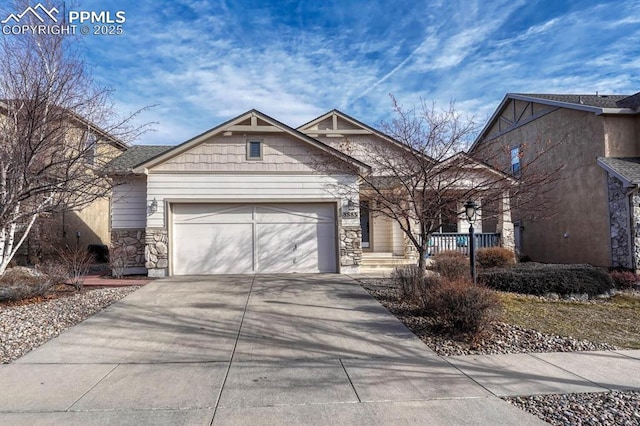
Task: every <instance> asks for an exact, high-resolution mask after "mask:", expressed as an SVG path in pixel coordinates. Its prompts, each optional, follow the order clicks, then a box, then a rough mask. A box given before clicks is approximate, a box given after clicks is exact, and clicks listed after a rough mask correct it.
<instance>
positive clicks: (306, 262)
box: [172, 203, 336, 275]
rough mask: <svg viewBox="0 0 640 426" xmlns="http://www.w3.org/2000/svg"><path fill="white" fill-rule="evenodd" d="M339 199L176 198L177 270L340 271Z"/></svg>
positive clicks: (239, 272) (212, 272) (174, 237)
mask: <svg viewBox="0 0 640 426" xmlns="http://www.w3.org/2000/svg"><path fill="white" fill-rule="evenodd" d="M335 227H336V218H335V205H334V204H316V203H304V204H303V203H301V204H251V205H248V204H174V205H173V237H172V240H173V243H172V244H173V255H172V259H173V273H174V274H175V275H188V274H244V273H253V272H261V273H282V272H336V238H335Z"/></svg>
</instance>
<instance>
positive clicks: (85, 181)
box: [0, 1, 146, 275]
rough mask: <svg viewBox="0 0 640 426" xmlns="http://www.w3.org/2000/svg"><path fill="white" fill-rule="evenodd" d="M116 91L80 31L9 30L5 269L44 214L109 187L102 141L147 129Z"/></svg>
mask: <svg viewBox="0 0 640 426" xmlns="http://www.w3.org/2000/svg"><path fill="white" fill-rule="evenodd" d="M42 3H46V2H42ZM26 5H27V3H26V2H22V1H17V2H15V3H13V4H12V5H11V6H10V7H12V8H15V10H16V11H17V10H21V9H24V8H25V7H26ZM6 8H8V7H6ZM28 19H32V20H34V18H33V16H31V15H25V16H24V17H23V19H22V21H21V24H25V23H28V22H27V20H28ZM33 24H39V23H36V22H33ZM110 96H111V91H110V90H108V89H105V88H102V87H100V86H98V85H97V84H96V83H95V82H94V81H93V79H92V78H91V75H90V72H89V71H88V68H87V66H86V64H85V63H84V61H83V59H82V54H81V52H80V50H79V45H78V40H77V39H76V38H74V37H73V36H70V35H62V34H57V35H56V34H29V33H24V34H19V35H5V36H3V37H2V40H1V41H0V275H1V274H2V273H3V272H4V271H5V269H6V268H7V266H8V264H9V262H10V261H11V259H12V258H13V257H14V256H15V254H16V252H17V250H18V248H19V247H20V245H21V244H22V242H23V241H24V240H25V238H26V237H27V235H28V234H29V232H30V230H31V228H32V227H33V224H34V223H35V221H36V220H37V218H38V217H39V216H40V215H42V214H44V213H50V212H58V211H63V210H71V209H75V208H79V207H82V206H85V205H87V204H89V203H91V202H93V201H95V200H96V199H98V198H100V197H104V196H105V195H108V194H109V192H110V190H111V187H112V184H113V182H112V181H111V180H110V179H108V178H107V177H106V175H105V174H104V173H103V171H104V165H105V162H106V161H108V160H110V159H111V157H110V156H109V155H108V153H106V151H104V149H103V148H105V147H106V146H108V145H110V144H111V145H112V144H116V145H117V144H122V145H123V142H122V141H130V140H132V139H134V138H135V137H136V136H137V135H139V134H140V133H141V132H142V131H144V130H145V129H146V125H143V126H138V127H136V126H133V125H132V120H133V118H134V116H135V115H136V114H137V113H138V112H140V111H138V112H136V113H135V114H132V115H129V116H126V117H118V115H117V114H116V111H115V109H114V107H113V105H112V102H111V100H110Z"/></svg>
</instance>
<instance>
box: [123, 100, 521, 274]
mask: <svg viewBox="0 0 640 426" xmlns="http://www.w3.org/2000/svg"><path fill="white" fill-rule="evenodd" d="M346 137H348V138H349V139H350V140H358V141H359V143H360V145H361V146H362V150H360V151H359V152H356V151H358V150H355V151H354V150H351V151H350V152H349V153H346V152H344V150H342V149H340V148H341V143H340V141H343V142H344V140H345V138H346ZM374 143H376V144H377V143H385V144H393V145H395V146H398V147H400V144H399V142H397V141H395V140H393V139H391V138H390V137H388V136H386V135H384V134H382V133H380V132H379V131H377V130H375V129H372V128H370V127H369V126H366V125H364V124H363V123H360V122H358V121H356V120H354V119H352V118H350V117H348V116H347V115H345V114H342V113H340V112H338V111H331V112H329V113H327V114H325V115H323V116H321V117H319V118H317V119H316V120H313V121H311V122H310V123H307V124H305V125H303V126H301V127H300V128H298V129H293V128H291V127H289V126H287V125H285V124H283V123H280V122H278V121H277V120H274V119H273V118H271V117H268V116H267V115H265V114H263V113H261V112H259V111H256V110H251V111H249V112H246V113H245V114H242V115H240V116H238V117H236V118H234V119H232V120H230V121H227V122H226V123H223V124H221V125H219V126H217V127H215V128H213V129H211V130H209V131H207V132H205V133H203V134H201V135H199V136H196V137H195V138H193V139H191V140H188V141H187V142H184V143H182V144H180V145H177V146H172V147H168V146H135V147H131V148H130V149H129V150H127V151H126V152H124V153H123V154H122V155H121V156H120V157H118V158H117V159H116V160H114V161H113V163H112V168H113V170H114V172H117V173H119V174H121V175H124V176H127V178H128V180H127V181H126V183H124V184H122V185H120V186H117V187H116V188H115V189H114V195H113V199H112V206H111V226H112V236H111V239H112V245H113V247H116V248H121V250H119V252H121V253H127V254H128V255H127V256H128V257H127V263H128V265H129V268H128V270H127V272H128V273H144V272H148V274H149V275H150V276H156V277H158V276H166V275H186V274H223V273H252V272H263V273H279V272H284V273H291V272H301V273H303V272H338V273H354V272H358V271H359V267H360V265H361V263H362V258H363V249H364V250H366V251H369V252H371V253H379V254H383V255H384V256H387V257H390V258H393V257H396V258H398V259H405V258H408V259H409V260H410V261H415V259H412V258H411V255H412V253H411V251H410V250H407V243H406V241H405V239H404V238H403V236H402V235H401V234H400V233H399V230H398V229H397V227H396V225H394V224H393V223H391V222H389V221H387V220H384V219H382V218H371V217H369V216H368V215H367V214H366V203H363V200H362V199H361V194H360V191H361V188H359V181H358V179H357V173H363V172H366V173H375V171H373V170H371V167H370V166H369V165H368V164H367V163H366V145H367V144H374ZM361 213H362V214H361ZM508 222H509V223H510V221H508ZM479 226H481V225H479ZM450 227H451V228H450V229H448V230H450V231H454V232H459V231H463V232H466V227H464V225H463V223H462V222H461V221H460V219H459V215H458V216H455V215H454V217H452V218H451V224H450ZM507 228H508V226H507ZM494 232H495V230H494ZM452 235H453V234H452ZM453 241H454V243H453V244H454V246H453V247H452V248H454V247H455V237H454V239H453ZM112 253H113V250H112Z"/></svg>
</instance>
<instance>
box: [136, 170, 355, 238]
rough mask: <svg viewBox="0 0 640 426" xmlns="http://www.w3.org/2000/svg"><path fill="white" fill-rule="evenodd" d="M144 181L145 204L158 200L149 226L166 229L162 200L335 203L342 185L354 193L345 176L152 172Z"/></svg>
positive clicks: (352, 178)
mask: <svg viewBox="0 0 640 426" xmlns="http://www.w3.org/2000/svg"><path fill="white" fill-rule="evenodd" d="M147 179H148V181H147V204H148V203H150V202H151V201H152V200H153V199H154V198H155V199H156V200H157V201H158V211H157V212H156V213H155V214H152V215H151V216H149V217H148V218H147V226H149V227H164V226H165V211H164V208H165V201H170V202H179V201H182V202H198V201H203V202H204V201H210V202H289V201H299V202H304V201H334V200H337V199H339V198H342V197H341V195H340V193H342V190H343V189H344V186H343V185H350V186H351V187H352V191H354V192H356V191H357V186H356V179H355V177H353V176H346V175H345V176H334V177H329V176H322V175H312V174H303V175H292V174H267V175H265V174H257V173H256V174H244V175H243V174H205V173H157V174H156V173H152V174H149V176H148V178H147ZM338 188H340V190H338Z"/></svg>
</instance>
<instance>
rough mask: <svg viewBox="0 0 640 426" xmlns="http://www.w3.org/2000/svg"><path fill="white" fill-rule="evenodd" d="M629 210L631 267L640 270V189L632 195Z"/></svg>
mask: <svg viewBox="0 0 640 426" xmlns="http://www.w3.org/2000/svg"><path fill="white" fill-rule="evenodd" d="M630 198H631V200H630V203H631V205H630V206H629V210H630V212H631V229H632V232H631V245H632V247H630V249H629V251H630V252H631V254H632V258H631V265H630V267H631V269H634V270H635V271H636V272H640V193H638V190H636V191H634V192H633V194H632V195H631V197H630Z"/></svg>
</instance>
